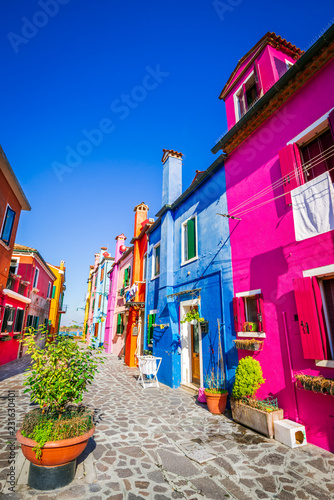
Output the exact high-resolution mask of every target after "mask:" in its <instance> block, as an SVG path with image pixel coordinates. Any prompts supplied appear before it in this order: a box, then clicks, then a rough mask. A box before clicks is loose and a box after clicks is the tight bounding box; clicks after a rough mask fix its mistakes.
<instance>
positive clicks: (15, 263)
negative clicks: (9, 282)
mask: <svg viewBox="0 0 334 500" xmlns="http://www.w3.org/2000/svg"><path fill="white" fill-rule="evenodd" d="M18 267H19V260H18V259H12V260H11V261H10V268H9V272H10V273H11V274H17V270H18Z"/></svg>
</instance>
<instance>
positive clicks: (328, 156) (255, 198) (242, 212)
mask: <svg viewBox="0 0 334 500" xmlns="http://www.w3.org/2000/svg"><path fill="white" fill-rule="evenodd" d="M332 148H334V146H332V147H331V148H328V150H326V156H322V158H321V159H320V160H319V161H317V162H315V163H314V162H313V163H312V161H314V159H313V160H312V161H310V162H308V164H309V166H308V168H304V165H306V163H305V164H304V165H302V168H303V172H304V173H307V171H308V170H311V169H312V168H314V167H315V166H317V165H319V164H320V163H322V162H323V161H325V160H328V159H329V158H332V157H333V156H334V151H333V152H331V151H330V152H331V154H329V155H328V151H329V149H332ZM318 156H319V155H318ZM333 168H334V167H333ZM333 168H331V169H330V170H328V172H331V171H332V170H333ZM295 176H296V173H295ZM291 177H292V178H293V176H291ZM276 183H278V184H276ZM276 183H273V184H272V185H270V186H268V187H266V188H264V189H263V190H262V191H259V192H258V193H255V194H254V195H253V196H252V197H250V198H248V199H247V200H246V201H245V202H242V203H240V204H239V205H238V206H237V207H234V208H233V209H232V210H231V212H230V214H233V215H234V216H237V217H239V216H240V215H244V214H245V213H247V212H249V211H252V210H253V209H255V208H257V207H259V206H261V205H263V204H265V203H269V202H270V201H274V200H276V199H278V198H281V197H282V196H285V195H286V194H288V193H289V192H287V193H283V194H281V195H279V196H276V197H274V198H271V199H270V200H267V201H266V202H264V203H261V204H259V205H256V206H255V207H250V208H249V209H245V210H242V208H246V207H245V205H248V204H249V203H250V202H252V201H256V200H257V199H259V198H262V197H263V196H265V195H266V194H268V193H269V192H271V191H272V190H275V189H277V188H278V187H280V186H281V185H283V184H284V180H283V181H282V182H281V180H279V181H276ZM238 208H239V210H240V209H241V212H238ZM236 212H237V213H236Z"/></svg>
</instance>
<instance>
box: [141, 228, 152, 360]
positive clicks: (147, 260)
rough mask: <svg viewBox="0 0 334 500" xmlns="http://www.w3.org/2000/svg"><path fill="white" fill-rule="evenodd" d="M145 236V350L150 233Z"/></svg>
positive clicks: (145, 341) (145, 342)
mask: <svg viewBox="0 0 334 500" xmlns="http://www.w3.org/2000/svg"><path fill="white" fill-rule="evenodd" d="M146 236H147V247H146V276H145V308H144V331H143V335H144V343H143V347H144V349H145V351H146V350H147V348H148V345H147V335H145V333H146V328H147V305H148V304H147V300H148V276H149V272H148V269H149V267H150V266H149V258H148V257H149V253H150V235H149V234H148V233H146ZM152 353H153V349H152Z"/></svg>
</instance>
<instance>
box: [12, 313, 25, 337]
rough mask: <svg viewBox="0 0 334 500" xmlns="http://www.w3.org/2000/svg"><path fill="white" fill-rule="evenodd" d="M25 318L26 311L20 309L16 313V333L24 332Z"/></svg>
mask: <svg viewBox="0 0 334 500" xmlns="http://www.w3.org/2000/svg"><path fill="white" fill-rule="evenodd" d="M23 316H24V310H23V309H19V308H18V309H17V313H16V319H15V327H14V332H21V331H22V325H23Z"/></svg>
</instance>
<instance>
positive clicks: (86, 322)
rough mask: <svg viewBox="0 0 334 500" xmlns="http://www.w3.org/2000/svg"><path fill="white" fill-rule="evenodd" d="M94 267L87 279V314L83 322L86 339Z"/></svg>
mask: <svg viewBox="0 0 334 500" xmlns="http://www.w3.org/2000/svg"><path fill="white" fill-rule="evenodd" d="M93 269H94V266H90V267H89V276H88V280H87V293H86V298H85V316H84V323H83V328H82V338H83V340H86V338H87V332H88V315H89V305H90V298H91V294H92V273H93Z"/></svg>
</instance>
